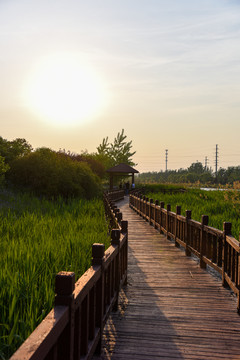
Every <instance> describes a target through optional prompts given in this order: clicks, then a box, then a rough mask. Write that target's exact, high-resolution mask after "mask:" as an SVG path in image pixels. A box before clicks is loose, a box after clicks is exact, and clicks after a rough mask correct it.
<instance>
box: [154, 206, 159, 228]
mask: <svg viewBox="0 0 240 360" xmlns="http://www.w3.org/2000/svg"><path fill="white" fill-rule="evenodd" d="M158 205H159V201H158V200H155V207H154V228H155V229H156V228H157V226H156V218H157V206H158Z"/></svg>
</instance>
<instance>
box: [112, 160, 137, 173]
mask: <svg viewBox="0 0 240 360" xmlns="http://www.w3.org/2000/svg"><path fill="white" fill-rule="evenodd" d="M106 171H107V172H109V173H123V174H129V173H131V174H133V173H135V174H136V173H139V171H138V170H136V169H134V168H133V167H131V166H130V165H127V164H124V163H121V164H119V165H116V166H114V167H112V168H110V169H108V170H106Z"/></svg>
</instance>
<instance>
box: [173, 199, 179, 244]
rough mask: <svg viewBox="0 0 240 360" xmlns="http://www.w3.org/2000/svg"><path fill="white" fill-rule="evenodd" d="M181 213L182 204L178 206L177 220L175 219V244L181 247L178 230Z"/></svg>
mask: <svg viewBox="0 0 240 360" xmlns="http://www.w3.org/2000/svg"><path fill="white" fill-rule="evenodd" d="M178 215H181V206H179V205H177V206H176V221H175V234H174V235H175V246H176V247H180V245H179V243H178V242H177V232H178V219H177V216H178Z"/></svg>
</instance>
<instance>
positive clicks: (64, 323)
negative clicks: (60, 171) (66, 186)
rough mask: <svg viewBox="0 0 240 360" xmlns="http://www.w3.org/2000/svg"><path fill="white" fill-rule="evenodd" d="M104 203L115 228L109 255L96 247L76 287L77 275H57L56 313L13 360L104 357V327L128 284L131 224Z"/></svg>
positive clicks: (103, 248) (99, 245)
mask: <svg viewBox="0 0 240 360" xmlns="http://www.w3.org/2000/svg"><path fill="white" fill-rule="evenodd" d="M104 202H105V207H107V208H108V214H109V216H110V218H111V219H112V220H111V221H112V223H114V225H115V227H116V228H115V229H112V230H111V246H110V247H109V248H108V249H107V250H106V251H105V247H104V244H97V243H96V244H93V246H92V266H91V267H90V268H89V269H88V270H87V271H86V272H85V273H84V274H83V275H82V276H81V277H80V279H79V280H78V281H77V282H76V283H75V274H74V273H73V272H60V273H58V274H57V275H56V280H55V293H56V297H55V306H54V309H53V310H52V311H51V312H50V313H49V314H48V315H47V316H46V318H45V319H44V320H43V321H42V322H41V324H40V325H39V326H38V327H37V328H36V330H35V331H34V332H33V333H32V334H31V335H30V336H29V338H28V339H27V340H26V341H25V342H24V343H23V344H22V346H21V347H20V348H19V349H18V350H17V351H16V352H15V354H14V355H13V356H12V357H11V360H23V359H24V360H30V359H31V360H73V359H80V358H81V359H91V357H92V355H93V354H94V353H100V352H101V339H102V332H103V327H104V325H105V323H106V321H107V319H108V317H109V314H110V312H111V311H112V310H117V307H118V294H119V290H120V288H121V286H122V284H124V283H126V280H127V256H128V222H127V221H123V220H122V217H121V215H119V214H121V213H119V210H118V209H117V208H116V206H115V205H114V203H112V202H111V201H110V200H109V199H108V197H107V196H106V197H105V200H104ZM115 213H116V214H118V215H117V217H115ZM120 218H121V220H120Z"/></svg>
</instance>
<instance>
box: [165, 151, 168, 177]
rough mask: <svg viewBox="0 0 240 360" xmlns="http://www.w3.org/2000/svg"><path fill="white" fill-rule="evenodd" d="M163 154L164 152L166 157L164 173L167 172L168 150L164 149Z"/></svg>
mask: <svg viewBox="0 0 240 360" xmlns="http://www.w3.org/2000/svg"><path fill="white" fill-rule="evenodd" d="M165 152H166V155H165V159H166V160H165V161H166V172H167V162H168V150H167V149H166V150H165Z"/></svg>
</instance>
